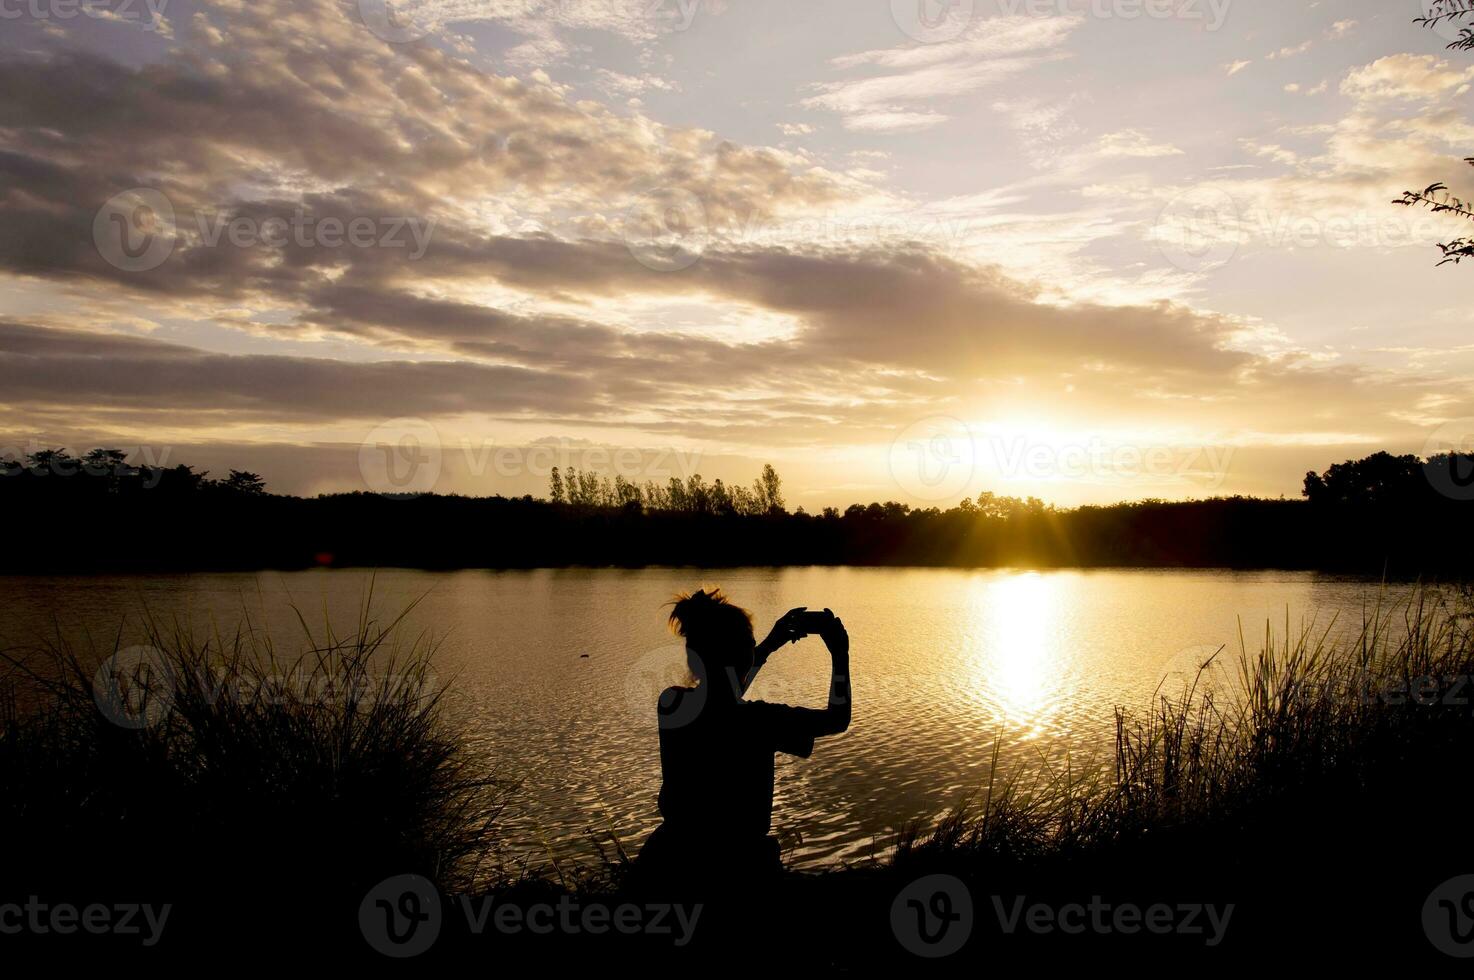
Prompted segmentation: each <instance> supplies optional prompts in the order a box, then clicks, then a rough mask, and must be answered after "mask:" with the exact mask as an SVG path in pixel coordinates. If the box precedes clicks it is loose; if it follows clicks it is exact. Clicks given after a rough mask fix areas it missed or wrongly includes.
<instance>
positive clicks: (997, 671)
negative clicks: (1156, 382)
mask: <svg viewBox="0 0 1474 980" xmlns="http://www.w3.org/2000/svg"><path fill="white" fill-rule="evenodd" d="M371 582H372V585H373V601H372V608H373V610H374V612H375V613H376V614H377V616H378V618H379V619H392V618H393V617H394V616H395V615H397V614H398V613H399V612H400V611H402V610H403V609H404V608H405V607H406V606H407V605H409V604H410V603H411V602H412V601H414V600H415V599H417V598H418V599H420V600H421V601H420V602H419V605H418V606H416V607H415V609H414V610H413V611H412V612H411V613H410V615H409V616H408V617H407V619H406V622H405V624H404V627H403V629H404V631H405V632H404V635H405V636H406V637H407V638H413V636H415V635H418V634H419V633H421V632H422V631H427V632H428V634H429V635H430V636H432V637H433V638H434V639H435V640H436V641H438V643H439V647H438V649H437V651H436V653H435V661H434V663H435V669H436V675H437V677H438V678H439V679H440V681H441V682H443V683H446V684H448V686H449V690H450V696H449V702H448V703H449V711H450V716H451V719H452V722H453V724H455V725H457V726H459V727H460V728H461V729H462V730H464V732H465V737H466V742H467V745H468V747H469V748H470V749H471V751H473V752H475V753H477V754H478V755H479V756H480V757H483V758H485V759H486V760H488V761H489V762H490V763H491V764H492V765H493V767H494V769H495V772H496V774H497V775H498V776H501V777H503V778H506V779H510V780H515V781H516V782H517V783H518V786H519V788H518V790H517V791H516V793H515V795H514V796H513V798H512V801H511V803H510V804H509V805H508V807H507V809H506V810H505V811H504V813H503V814H502V817H501V819H500V825H501V826H502V828H503V839H504V841H505V845H504V847H505V851H504V853H503V854H502V855H501V856H502V858H503V859H504V860H506V861H510V862H519V861H528V862H531V863H532V864H533V865H537V864H540V863H545V862H546V860H547V855H548V852H549V850H551V851H552V853H554V854H556V855H558V856H559V857H560V859H565V860H572V861H587V862H592V861H593V860H595V854H596V852H595V850H594V848H593V845H592V844H591V843H590V840H589V836H590V835H598V836H602V837H603V838H604V839H606V840H607V838H608V835H609V834H610V833H613V834H615V835H617V836H618V838H619V839H620V841H622V842H623V845H624V846H625V848H626V849H627V850H629V851H630V852H631V853H633V852H635V851H636V850H638V848H639V846H640V844H641V843H643V841H644V839H645V837H646V835H648V833H649V832H650V831H651V830H652V829H653V828H654V826H655V825H656V824H657V822H658V820H659V816H658V813H657V812H656V807H655V801H656V793H657V791H658V789H659V785H660V770H659V752H658V745H657V729H656V713H655V700H656V696H657V694H658V693H659V691H661V690H662V689H663V688H664V687H666V686H668V685H669V684H671V683H675V682H678V681H679V680H681V679H682V678H683V677H684V676H685V666H684V654H683V652H682V647H681V646H680V644H679V642H678V641H677V640H675V638H673V637H672V636H671V635H670V634H669V633H668V632H667V630H666V625H665V617H666V610H665V609H664V608H663V606H664V604H665V603H666V602H668V601H669V599H670V597H671V595H672V594H673V593H674V592H676V591H678V590H688V589H693V588H696V587H698V586H701V585H704V584H720V585H721V586H722V587H723V588H724V589H725V590H726V591H727V592H728V593H729V595H730V596H731V597H732V598H733V600H734V601H736V602H738V603H740V604H742V605H744V606H746V607H747V608H748V609H750V610H751V611H752V612H753V613H754V616H755V618H756V619H757V622H758V635H759V637H761V636H762V635H764V634H765V633H766V631H767V628H768V626H769V625H771V623H772V621H773V619H775V618H776V617H777V616H779V615H780V614H781V613H783V612H784V611H785V610H787V609H789V608H791V607H793V606H800V605H807V606H811V607H814V608H820V607H824V606H828V607H831V608H833V609H834V610H835V612H836V613H838V614H839V615H840V616H842V617H843V619H844V622H845V625H846V627H847V628H848V630H849V633H850V637H851V648H852V653H851V660H852V672H853V678H854V681H853V688H854V697H855V706H854V721H853V724H852V726H851V728H850V730H849V732H847V733H846V734H844V735H842V736H839V737H837V738H833V739H829V740H825V741H821V742H820V743H819V746H818V748H817V749H816V751H815V752H814V755H813V757H812V758H810V759H807V760H799V759H792V758H787V757H782V758H780V761H779V766H778V774H777V787H776V800H775V805H774V821H773V826H774V832H775V833H776V834H777V835H778V836H779V837H780V838H781V839H782V841H783V843H784V845H785V848H786V849H787V852H788V853H787V860H788V862H789V863H790V864H791V865H793V866H798V867H817V866H821V865H824V864H829V863H834V862H839V861H854V860H860V859H863V858H865V857H867V856H869V855H871V854H875V853H880V852H882V851H883V850H884V849H885V847H886V845H887V843H888V842H889V841H890V840H891V839H892V838H893V837H894V835H895V833H896V832H897V831H898V830H899V829H900V828H901V827H902V826H903V825H904V824H905V823H907V822H908V821H912V820H916V819H922V820H928V819H931V818H934V817H936V816H939V815H941V814H942V813H944V812H945V811H946V810H947V809H948V808H950V807H953V806H955V805H957V804H959V803H961V802H963V801H964V800H966V799H967V798H968V797H969V795H971V794H976V793H978V792H979V790H980V789H982V788H983V787H984V786H985V785H986V780H987V775H988V773H989V770H990V764H991V761H992V754H993V746H994V744H995V742H997V743H998V744H999V745H1000V747H1001V760H1002V762H1003V765H1004V766H1005V767H1009V766H1015V765H1031V766H1033V765H1039V764H1040V763H1041V761H1042V760H1046V759H1047V760H1049V761H1050V762H1063V761H1064V759H1065V756H1066V754H1067V753H1068V755H1069V757H1070V759H1071V761H1072V764H1074V765H1080V764H1083V763H1086V762H1088V761H1089V760H1091V759H1094V760H1096V761H1100V762H1105V761H1109V759H1110V752H1111V746H1112V740H1113V733H1114V710H1115V708H1116V706H1118V705H1124V706H1128V707H1138V708H1141V707H1146V706H1147V705H1149V704H1150V703H1151V701H1152V698H1153V692H1154V691H1156V690H1158V689H1159V686H1161V685H1163V684H1164V682H1165V684H1166V686H1167V687H1166V689H1168V690H1171V689H1173V686H1174V685H1175V686H1177V687H1179V688H1180V685H1181V684H1183V683H1184V680H1183V678H1184V677H1188V676H1191V675H1192V674H1194V673H1195V664H1197V663H1199V662H1201V661H1202V660H1203V659H1205V658H1206V657H1207V656H1209V655H1211V654H1212V653H1213V652H1214V651H1215V650H1216V649H1218V648H1219V647H1220V646H1223V645H1227V646H1228V649H1229V652H1230V653H1231V654H1234V655H1236V653H1237V650H1238V645H1239V639H1238V637H1239V631H1240V625H1241V624H1242V629H1243V634H1244V636H1245V637H1246V640H1245V642H1246V645H1247V646H1248V648H1249V651H1250V653H1253V652H1255V651H1257V649H1258V647H1259V645H1260V643H1261V642H1262V638H1263V635H1264V631H1265V627H1266V623H1267V622H1272V623H1273V624H1274V628H1275V630H1276V632H1282V631H1283V630H1284V628H1285V625H1286V623H1287V622H1288V624H1289V626H1290V628H1291V630H1292V631H1294V630H1298V629H1300V628H1301V627H1302V626H1303V625H1309V624H1317V625H1318V626H1319V628H1321V629H1325V628H1328V627H1332V624H1333V623H1334V624H1335V628H1336V629H1355V628H1358V627H1359V625H1360V623H1361V617H1362V614H1363V610H1364V609H1365V608H1369V607H1371V606H1373V605H1375V604H1376V603H1377V602H1378V601H1379V597H1380V601H1381V602H1382V603H1383V604H1384V605H1385V604H1386V603H1387V602H1388V601H1389V600H1395V599H1398V598H1401V597H1404V596H1406V595H1407V593H1408V592H1409V591H1410V589H1409V587H1407V586H1390V587H1386V588H1385V590H1384V587H1383V586H1381V585H1380V584H1379V583H1376V582H1368V581H1364V580H1356V579H1346V578H1336V577H1328V576H1321V575H1315V574H1309V573H1287V572H1256V573H1243V572H1217V571H1179V570H1170V571H1157V570H1098V571H1049V572H1028V571H1009V570H988V571H959V570H936V569H892V568H885V569H882V568H789V569H767V568H764V569H736V570H723V571H719V572H709V573H704V572H700V571H694V570H689V569H643V570H633V571H631V570H607V569H599V570H539V571H529V572H487V571H463V572H449V573H437V572H417V571H383V572H378V573H377V574H375V573H370V572H365V571H357V570H315V571H306V572H292V573H275V572H271V573H261V574H208V575H206V574H194V575H147V576H115V577H75V578H61V577H58V578H43V577H0V644H4V645H6V646H10V645H14V644H19V643H26V642H30V641H34V640H35V639H36V637H37V636H39V635H42V634H45V633H48V632H52V631H54V630H55V629H57V628H58V627H59V628H60V629H61V631H62V632H63V633H64V634H66V635H68V636H71V637H76V638H80V637H84V636H90V637H91V638H92V640H93V642H95V643H96V644H98V645H99V646H101V647H103V648H106V649H111V645H112V643H113V637H114V635H115V634H117V633H118V631H119V630H120V629H121V630H122V641H123V643H124V644H125V645H126V644H129V643H136V642H139V641H140V640H141V639H142V633H141V627H140V621H141V613H142V611H143V610H145V609H147V610H148V611H149V612H150V613H151V614H152V615H153V616H154V618H155V619H156V620H162V621H169V620H175V619H177V620H179V621H181V622H187V623H189V624H190V625H191V627H192V628H193V629H195V630H197V631H199V630H202V629H206V628H214V627H219V628H222V629H226V630H233V629H234V628H235V627H236V626H237V625H238V624H240V623H241V622H242V621H243V620H244V619H245V618H247V617H248V618H249V620H250V623H251V626H252V628H253V629H257V630H260V631H262V632H264V633H265V634H269V635H270V636H271V637H272V638H273V641H274V642H275V643H276V644H277V646H278V648H279V649H291V650H294V651H297V650H300V649H301V647H302V639H301V637H302V632H301V630H302V628H301V625H300V624H299V623H298V621H297V618H296V614H295V613H293V612H292V606H293V605H294V604H295V605H296V607H297V608H298V609H300V610H301V612H302V614H303V615H304V616H305V618H306V619H307V621H308V622H309V624H312V625H313V628H314V629H315V630H316V631H317V632H318V633H319V634H321V631H322V629H323V624H324V622H327V621H331V622H332V623H333V625H334V628H335V629H336V630H337V631H338V632H339V633H351V632H352V630H353V629H354V627H355V624H356V623H357V622H358V619H359V615H360V610H361V609H362V607H363V605H364V603H365V601H366V599H367V597H368V595H369V588H370V583H371ZM827 682H828V657H827V654H826V653H825V651H824V648H823V644H822V642H821V641H820V640H819V639H818V638H810V639H807V640H805V641H803V642H801V643H800V644H798V645H796V646H790V647H786V648H785V649H783V650H781V651H780V652H778V653H777V654H775V655H774V657H773V658H772V660H770V661H769V664H768V666H767V667H766V668H765V669H764V671H763V673H762V675H761V676H760V677H759V680H758V683H757V684H756V686H755V689H754V691H753V692H752V694H751V695H750V696H753V697H759V698H763V699H766V700H769V701H782V702H786V703H789V704H799V705H813V706H820V705H822V704H823V703H824V700H825V696H826V690H827Z"/></svg>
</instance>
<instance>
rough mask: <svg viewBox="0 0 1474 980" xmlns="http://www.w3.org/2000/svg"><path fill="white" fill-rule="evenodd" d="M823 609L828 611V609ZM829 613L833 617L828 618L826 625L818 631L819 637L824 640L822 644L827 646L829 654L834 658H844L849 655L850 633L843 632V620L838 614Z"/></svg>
mask: <svg viewBox="0 0 1474 980" xmlns="http://www.w3.org/2000/svg"><path fill="white" fill-rule="evenodd" d="M824 611H825V612H829V610H828V609H826V610H824ZM830 615H831V616H832V617H833V618H832V619H830V621H829V623H828V625H827V626H825V627H824V629H823V630H821V631H820V633H819V638H820V639H822V640H823V641H824V645H825V646H826V647H828V648H829V655H830V656H831V657H833V658H834V659H835V660H840V659H846V658H848V657H849V655H850V634H849V633H847V632H845V628H844V621H843V620H841V619H840V618H839V617H838V616H834V614H833V613H830Z"/></svg>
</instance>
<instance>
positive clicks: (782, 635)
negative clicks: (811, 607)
mask: <svg viewBox="0 0 1474 980" xmlns="http://www.w3.org/2000/svg"><path fill="white" fill-rule="evenodd" d="M807 609H808V607H807V606H799V607H798V608H796V609H790V610H788V612H786V613H784V614H783V615H782V616H779V617H778V621H777V622H776V623H774V624H773V628H772V629H771V630H770V631H769V632H768V635H767V637H766V638H765V639H764V640H763V642H761V643H759V644H758V645H757V648H758V652H759V653H762V654H769V653H772V652H773V651H774V650H777V649H778V648H779V647H781V646H783V644H785V643H797V642H798V641H799V640H801V639H803V637H804V631H803V630H802V629H801V628H800V627H799V625H798V617H799V616H800V615H802V614H803V613H804V612H805V611H806V610H807Z"/></svg>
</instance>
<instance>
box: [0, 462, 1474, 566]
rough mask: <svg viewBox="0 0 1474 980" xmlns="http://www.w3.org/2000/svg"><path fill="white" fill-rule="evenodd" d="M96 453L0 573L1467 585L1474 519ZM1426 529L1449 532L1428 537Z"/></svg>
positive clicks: (1451, 484)
mask: <svg viewBox="0 0 1474 980" xmlns="http://www.w3.org/2000/svg"><path fill="white" fill-rule="evenodd" d="M98 452H102V451H98ZM98 452H94V453H89V454H88V456H87V457H86V459H87V460H94V463H95V464H96V465H89V464H87V463H86V462H85V461H82V460H74V459H70V458H69V457H65V458H60V459H59V458H58V457H57V456H55V455H54V454H50V455H48V454H47V453H38V454H36V455H34V456H32V457H30V458H29V460H28V461H27V464H26V465H25V466H24V467H19V466H14V465H13V466H12V467H11V469H10V473H9V475H8V476H5V477H0V505H3V506H4V507H5V508H6V512H7V513H8V514H10V515H11V516H12V523H11V526H12V532H11V540H10V546H9V547H8V548H7V549H5V550H4V551H3V553H0V554H3V558H0V568H5V569H8V570H11V571H17V572H32V573H34V572H40V571H46V570H56V571H76V570H97V571H103V570H132V569H156V570H163V569H189V570H202V569H259V568H306V567H312V566H316V565H332V566H377V567H412V568H461V567H478V568H527V567H558V566H567V565H592V566H606V565H612V566H626V567H637V566H642V565H702V566H707V567H722V566H735V565H807V564H821V565H831V564H856V565H929V566H962V567H974V566H977V567H988V566H1003V565H1030V566H1039V567H1064V566H1081V567H1089V566H1163V567H1226V568H1299V569H1323V570H1330V571H1346V572H1362V573H1372V574H1388V575H1395V576H1409V577H1411V576H1417V575H1443V574H1448V573H1452V572H1456V571H1459V570H1460V569H1461V568H1462V567H1463V566H1464V565H1465V564H1466V562H1465V561H1464V560H1463V559H1462V558H1461V557H1460V556H1459V555H1458V554H1457V552H1456V551H1455V550H1454V549H1450V548H1449V547H1448V546H1447V543H1446V542H1447V541H1448V540H1449V538H1450V537H1455V538H1456V537H1457V535H1458V534H1460V533H1461V532H1462V531H1463V530H1465V529H1467V528H1468V526H1469V522H1470V519H1471V517H1474V504H1471V502H1470V501H1469V500H1468V499H1467V498H1468V497H1474V487H1471V485H1470V484H1471V479H1474V474H1471V470H1474V457H1468V456H1462V457H1451V456H1439V457H1434V458H1432V459H1430V460H1428V461H1426V462H1425V461H1423V460H1420V459H1419V458H1417V457H1415V456H1400V457H1393V456H1390V455H1388V454H1386V453H1377V454H1375V455H1373V456H1369V457H1367V458H1366V459H1364V460H1359V461H1348V462H1346V463H1342V464H1337V465H1335V466H1332V467H1330V468H1329V469H1328V470H1326V472H1325V473H1324V474H1311V475H1309V476H1308V477H1307V478H1306V481H1305V498H1306V499H1305V500H1266V499H1255V498H1246V497H1230V498H1216V499H1210V500H1200V501H1188V502H1169V501H1161V500H1146V501H1140V502H1136V503H1124V504H1116V505H1112V506H1090V507H1080V508H1076V509H1073V510H1061V509H1056V508H1054V507H1051V506H1048V505H1046V504H1044V503H1042V502H1041V501H1038V500H1034V499H1028V500H1020V499H1017V498H1011V497H997V496H994V495H993V494H987V493H985V494H982V495H981V496H979V497H978V498H977V499H976V500H966V501H963V502H962V503H961V504H959V505H958V506H956V507H952V508H950V509H948V510H945V511H944V510H941V509H938V508H927V509H914V508H912V507H910V506H908V505H906V504H901V503H896V502H887V503H879V502H877V503H871V504H868V505H862V504H854V505H852V506H850V507H849V508H847V509H846V510H845V511H844V512H842V513H841V512H840V511H838V510H836V509H833V508H828V509H826V510H825V511H824V513H822V514H818V515H810V514H805V513H803V511H802V510H800V511H799V512H797V513H788V512H787V511H785V510H784V509H783V502H782V494H781V481H780V479H779V477H778V475H777V473H776V472H773V471H772V469H771V467H769V468H768V469H767V470H766V471H765V474H764V477H763V478H762V479H760V480H759V481H757V483H756V484H755V485H754V487H753V489H752V490H745V489H743V490H742V492H741V494H740V495H736V494H734V493H733V492H732V491H731V490H728V489H726V488H722V487H721V485H720V484H719V483H718V484H715V485H713V486H707V485H706V484H705V483H704V482H702V480H701V478H700V477H699V476H694V477H692V478H690V479H689V480H688V481H686V482H685V483H684V484H683V483H680V482H679V481H671V484H670V485H669V486H665V487H654V486H651V485H647V486H646V487H644V488H641V487H637V486H634V485H632V484H624V485H623V486H622V487H621V486H619V485H617V484H616V483H609V482H608V481H600V480H599V479H598V478H597V477H594V476H593V475H584V474H568V475H567V476H561V475H560V476H559V477H558V478H557V479H558V481H559V482H555V484H554V487H553V489H554V493H555V494H556V493H557V491H558V489H559V485H560V483H561V487H562V496H563V498H564V502H562V503H558V502H550V501H545V500H539V499H535V498H533V497H531V496H525V497H517V498H506V497H484V498H472V497H462V496H441V495H433V494H431V495H424V496H417V497H411V498H404V499H401V498H391V497H384V496H379V495H376V494H369V493H351V494H335V495H328V496H322V497H317V498H313V499H303V498H297V497H287V496H277V495H272V494H268V493H265V492H264V487H263V485H262V484H261V482H260V478H259V477H256V476H255V475H254V474H249V473H240V472H236V471H233V472H232V474H231V477H230V479H228V480H225V481H212V480H210V479H208V477H207V476H206V475H205V474H198V473H195V472H194V471H193V470H191V469H190V468H189V467H187V466H176V467H174V468H173V469H167V470H159V469H150V468H147V467H144V468H134V467H128V466H125V465H124V464H122V463H121V462H118V461H117V460H115V459H112V457H107V458H108V459H109V460H111V462H110V463H108V464H107V465H103V464H101V463H97V460H99V459H102V457H99V456H98ZM95 458H96V459H95ZM575 485H579V486H580V489H577V490H573V489H572V488H573V487H574V486H575ZM1466 490H1468V491H1469V492H1468V493H1465V492H1464V491H1466ZM569 500H573V501H576V502H572V503H570V502H567V501H569ZM734 501H736V503H734ZM1433 527H1436V528H1438V529H1439V531H1440V532H1441V533H1439V534H1430V533H1429V529H1430V528H1433Z"/></svg>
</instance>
